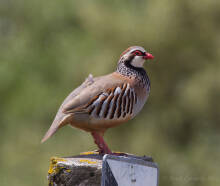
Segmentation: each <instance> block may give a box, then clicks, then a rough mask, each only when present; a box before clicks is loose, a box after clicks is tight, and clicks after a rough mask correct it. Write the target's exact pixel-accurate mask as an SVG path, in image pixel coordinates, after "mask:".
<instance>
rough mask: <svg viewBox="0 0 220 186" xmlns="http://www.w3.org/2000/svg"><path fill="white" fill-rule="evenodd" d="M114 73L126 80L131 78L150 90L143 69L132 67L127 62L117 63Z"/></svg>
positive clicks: (148, 81)
mask: <svg viewBox="0 0 220 186" xmlns="http://www.w3.org/2000/svg"><path fill="white" fill-rule="evenodd" d="M116 72H118V73H120V74H121V75H123V76H126V77H128V78H132V77H133V78H135V79H136V80H138V81H139V82H140V83H141V84H143V86H147V87H149V88H150V80H149V78H148V75H147V73H146V71H145V69H144V68H138V67H134V66H132V65H131V64H130V62H129V61H125V62H122V61H119V62H118V66H117V70H116Z"/></svg>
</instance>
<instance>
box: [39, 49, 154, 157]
mask: <svg viewBox="0 0 220 186" xmlns="http://www.w3.org/2000/svg"><path fill="white" fill-rule="evenodd" d="M153 58H154V57H153V56H152V55H151V54H149V53H147V52H146V51H145V49H144V48H142V47H140V46H132V47H129V48H128V49H127V50H125V51H124V52H123V53H122V54H121V56H120V59H119V61H118V65H117V69H116V71H115V72H113V73H111V74H108V75H105V76H100V77H94V78H93V77H92V75H89V77H88V78H87V79H86V80H85V82H83V83H82V84H81V85H80V86H79V87H78V88H76V89H75V90H74V91H72V92H71V93H70V94H69V96H67V98H66V99H65V100H64V101H63V103H62V104H61V106H60V108H59V110H58V112H57V114H56V117H55V119H54V121H53V123H52V125H51V127H50V128H49V130H48V131H47V133H46V134H45V136H44V137H43V139H42V141H41V142H44V141H46V140H47V139H48V138H50V137H51V136H52V135H53V134H54V133H55V132H56V131H57V130H58V129H60V128H61V127H63V126H65V125H67V124H70V125H71V126H72V127H76V128H79V129H82V130H84V131H87V132H90V133H91V135H92V136H93V138H94V142H95V143H96V144H97V146H98V148H99V152H100V153H103V154H111V153H112V152H111V150H110V149H109V147H108V146H107V144H106V143H105V141H104V139H103V135H104V133H105V131H106V130H107V129H108V128H111V127H115V126H118V125H119V124H121V123H124V122H126V121H128V120H130V119H132V118H133V117H135V116H136V115H137V114H138V113H139V112H140V110H141V109H142V108H143V106H144V104H145V102H146V101H147V98H148V96H149V92H150V80H149V78H148V76H147V73H146V71H145V70H144V68H143V64H144V62H145V61H146V60H147V59H153Z"/></svg>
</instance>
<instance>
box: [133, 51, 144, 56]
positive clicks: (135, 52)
mask: <svg viewBox="0 0 220 186" xmlns="http://www.w3.org/2000/svg"><path fill="white" fill-rule="evenodd" d="M134 54H135V55H136V56H141V55H142V53H141V52H140V51H138V50H136V51H134Z"/></svg>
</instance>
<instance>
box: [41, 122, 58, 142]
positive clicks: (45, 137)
mask: <svg viewBox="0 0 220 186" xmlns="http://www.w3.org/2000/svg"><path fill="white" fill-rule="evenodd" d="M58 128H59V127H53V125H51V127H50V128H49V130H48V131H47V133H46V134H45V135H44V137H43V139H42V140H41V143H44V142H45V141H46V140H48V139H49V138H50V137H51V136H53V135H54V134H55V132H56V131H57V129H58Z"/></svg>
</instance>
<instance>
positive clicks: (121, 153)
mask: <svg viewBox="0 0 220 186" xmlns="http://www.w3.org/2000/svg"><path fill="white" fill-rule="evenodd" d="M112 155H115V156H128V154H126V153H124V152H113V153H112Z"/></svg>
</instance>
